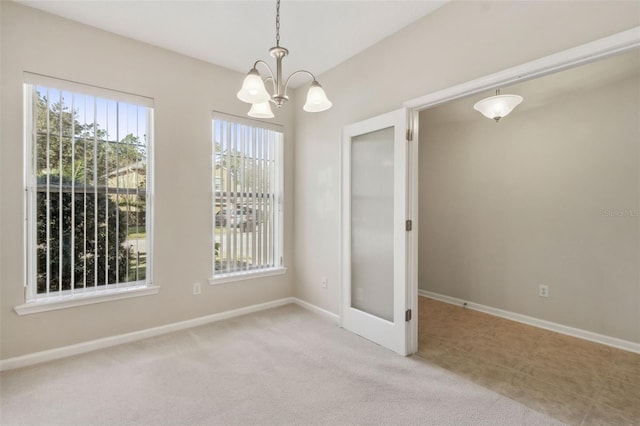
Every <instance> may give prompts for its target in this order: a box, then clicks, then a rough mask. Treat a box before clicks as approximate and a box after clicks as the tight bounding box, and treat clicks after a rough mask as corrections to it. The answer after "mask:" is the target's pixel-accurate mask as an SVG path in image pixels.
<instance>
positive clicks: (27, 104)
mask: <svg viewBox="0 0 640 426" xmlns="http://www.w3.org/2000/svg"><path fill="white" fill-rule="evenodd" d="M37 86H45V87H49V88H52V89H56V90H60V91H61V92H62V91H64V92H71V93H72V94H73V95H76V94H79V95H87V96H92V97H94V98H96V99H105V100H108V101H117V102H124V103H127V104H133V105H137V106H142V107H146V108H147V114H146V115H147V134H146V144H145V149H146V157H147V158H146V182H145V192H144V195H145V197H146V212H145V216H146V217H145V221H146V240H147V242H146V244H147V253H146V270H145V278H144V279H143V280H138V281H130V282H123V283H118V284H119V285H118V286H114V288H104V287H103V286H91V287H86V288H83V289H73V290H62V291H55V292H53V293H49V294H42V293H41V294H38V290H37V286H38V283H37V273H38V272H37V269H38V263H37V248H36V247H37V244H38V243H37V227H38V207H37V205H38V200H37V197H38V195H37V194H38V182H37V176H36V175H37V170H36V167H35V158H34V155H35V147H34V144H35V132H36V119H37V117H36V115H35V114H36V113H35V110H34V96H35V91H36V90H37V89H36V87H37ZM23 102H24V103H23V128H24V134H23V170H24V176H23V188H24V199H23V212H24V250H25V252H24V253H25V255H24V265H23V269H24V278H25V279H24V284H23V286H24V303H23V304H21V305H18V306H15V307H14V310H15V312H16V313H18V314H19V315H24V314H31V313H36V312H43V311H49V310H56V309H63V308H68V307H74V306H81V305H86V304H93V303H100V302H106V301H110V300H118V299H124V298H131V297H138V296H145V295H151V294H157V293H159V287H158V286H155V285H154V284H153V269H154V268H153V257H154V255H153V253H154V250H153V234H154V226H153V218H154V214H153V205H154V190H153V187H154V181H155V179H154V173H153V164H154V157H153V155H154V132H153V130H154V120H153V118H154V102H153V99H151V98H148V97H144V96H139V95H133V94H129V93H125V92H119V91H116V90H111V89H105V88H101V87H96V86H91V85H87V84H81V83H76V82H72V81H68V80H62V79H57V78H54V77H49V76H44V75H40V74H34V73H29V72H24V73H23Z"/></svg>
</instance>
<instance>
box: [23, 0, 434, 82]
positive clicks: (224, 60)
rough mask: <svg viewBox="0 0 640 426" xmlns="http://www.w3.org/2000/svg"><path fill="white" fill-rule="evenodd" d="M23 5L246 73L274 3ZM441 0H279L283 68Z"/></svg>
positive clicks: (268, 39) (325, 63) (170, 0)
mask: <svg viewBox="0 0 640 426" xmlns="http://www.w3.org/2000/svg"><path fill="white" fill-rule="evenodd" d="M17 1H18V2H19V3H22V4H24V5H26V6H30V7H34V8H37V9H41V10H44V11H47V12H50V13H53V14H55V15H59V16H63V17H65V18H68V19H72V20H74V21H78V22H82V23H85V24H88V25H91V26H93V27H97V28H101V29H103V30H106V31H110V32H113V33H116V34H120V35H123V36H126V37H130V38H133V39H136V40H140V41H143V42H146V43H149V44H153V45H155V46H160V47H163V48H165V49H169V50H172V51H174V52H178V53H182V54H184V55H187V56H191V57H193V58H197V59H201V60H204V61H207V62H210V63H214V64H218V65H221V66H224V67H227V68H230V69H233V70H236V71H240V72H243V73H244V72H247V71H248V70H249V69H250V68H251V66H252V65H253V63H254V62H255V61H256V60H258V59H263V60H265V61H266V62H267V63H269V64H270V65H271V66H272V67H273V66H275V65H274V60H273V58H271V57H270V56H269V53H268V50H269V48H271V47H272V46H274V45H275V12H276V10H275V9H276V2H275V0H235V1H229V0H225V1H222V0H199V1H192V0H129V1H116V0H62V1H61V0H17ZM446 1H447V0H413V1H405V0H386V1H380V0H377V1H370V0H359V1H358V0H316V1H310V0H282V3H281V6H280V14H281V19H280V21H281V28H280V37H281V38H280V44H281V45H282V46H283V47H286V48H287V49H289V52H290V54H289V56H288V57H287V58H286V59H285V61H284V73H285V75H288V74H289V73H291V72H293V71H295V70H298V69H306V70H309V71H311V72H312V73H314V74H316V75H318V74H321V73H323V72H324V71H327V70H329V69H331V68H333V67H334V66H336V65H338V64H339V63H341V62H343V61H345V60H346V59H348V58H350V57H352V56H354V55H356V54H357V53H359V52H361V51H363V50H364V49H366V48H367V47H369V46H371V45H373V44H375V43H376V42H378V41H380V40H382V39H383V38H385V37H387V36H389V35H391V34H393V33H394V32H396V31H398V30H400V29H401V28H403V27H405V26H407V25H409V24H410V23H412V22H414V21H416V20H418V19H419V18H421V17H423V16H425V15H427V14H429V13H431V12H433V11H434V10H435V9H437V8H439V7H440V6H442V5H443V4H444V3H445V2H446Z"/></svg>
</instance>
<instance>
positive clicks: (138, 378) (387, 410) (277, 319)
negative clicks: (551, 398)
mask: <svg viewBox="0 0 640 426" xmlns="http://www.w3.org/2000/svg"><path fill="white" fill-rule="evenodd" d="M0 377H1V384H0V391H1V393H0V398H1V403H0V408H1V411H0V413H1V414H0V421H1V423H2V425H19V424H29V425H196V424H197V425H218V424H222V425H235V424H243V425H253V424H259V425H271V424H273V425H282V424H330V425H344V424H376V425H378V424H384V425H390V424H393V425H396V424H426V425H558V424H561V423H560V422H558V421H556V420H554V419H552V418H549V417H547V416H545V415H543V414H540V413H538V412H536V411H533V410H531V409H529V408H527V407H525V406H523V405H521V404H519V403H517V402H515V401H512V400H510V399H508V398H505V397H503V396H501V395H499V394H496V393H494V392H491V391H489V390H487V389H484V388H482V387H480V386H478V385H475V384H473V383H471V382H468V381H466V380H464V379H462V378H460V377H458V376H455V375H454V374H453V373H450V372H448V371H446V370H443V369H441V368H439V367H437V366H435V365H432V364H429V363H428V362H426V361H424V360H422V359H421V358H419V357H401V356H398V355H396V354H394V353H392V352H391V351H389V350H387V349H385V348H382V347H380V346H378V345H376V344H374V343H371V342H369V341H367V340H365V339H363V338H361V337H359V336H356V335H354V334H352V333H349V332H347V331H345V330H343V329H341V328H339V327H337V326H336V325H334V324H332V323H331V322H329V321H327V320H325V319H324V318H321V317H319V316H317V315H315V314H313V313H310V312H308V311H306V310H303V309H302V308H300V307H298V306H295V305H288V306H284V307H281V308H276V309H271V310H268V311H264V312H259V313H256V314H251V315H247V316H243V317H238V318H234V319H230V320H226V321H221V322H217V323H213V324H209V325H205V326H201V327H196V328H192V329H189V330H184V331H180V332H176V333H171V334H167V335H163V336H158V337H154V338H151V339H146V340H143V341H139V342H135V343H130V344H126V345H121V346H116V347H113V348H109V349H103V350H99V351H95V352H92V353H88V354H84V355H80V356H75V357H71V358H66V359H62V360H58V361H53V362H49V363H46V364H41V365H36V366H32V367H27V368H22V369H17V370H12V371H6V372H3V373H2V375H1V376H0Z"/></svg>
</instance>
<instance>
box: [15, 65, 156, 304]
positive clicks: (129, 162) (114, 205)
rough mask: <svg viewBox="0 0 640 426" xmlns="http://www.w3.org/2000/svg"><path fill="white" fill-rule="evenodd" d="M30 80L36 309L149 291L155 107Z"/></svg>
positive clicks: (30, 233)
mask: <svg viewBox="0 0 640 426" xmlns="http://www.w3.org/2000/svg"><path fill="white" fill-rule="evenodd" d="M25 80H26V81H27V83H26V84H25V145H26V151H25V152H26V154H27V155H26V162H27V166H26V176H25V177H26V179H25V181H26V194H27V195H26V197H27V199H26V208H27V225H26V228H27V229H26V235H27V245H26V246H27V261H26V272H27V292H26V295H27V297H26V299H27V303H29V302H38V301H51V300H52V298H54V297H55V298H59V297H61V296H62V297H63V298H66V296H74V295H82V296H90V295H104V294H105V293H109V292H110V290H114V291H117V292H121V291H122V290H125V289H133V288H140V287H147V286H149V284H150V283H151V250H150V249H151V183H152V182H151V180H152V179H151V173H150V165H151V163H150V158H151V146H152V141H151V117H152V103H151V102H152V101H151V100H150V99H147V98H142V97H138V96H133V95H128V94H123V93H119V92H112V91H108V90H105V89H100V88H94V87H90V86H83V85H79V84H76V83H71V82H66V81H62V80H56V79H52V78H48V77H43V76H37V75H32V74H25ZM111 293H113V292H111Z"/></svg>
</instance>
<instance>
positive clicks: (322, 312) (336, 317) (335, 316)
mask: <svg viewBox="0 0 640 426" xmlns="http://www.w3.org/2000/svg"><path fill="white" fill-rule="evenodd" d="M293 303H295V304H296V305H298V306H300V307H301V308H304V309H306V310H308V311H311V312H313V313H314V314H318V315H321V316H323V317H325V318H327V319H329V320H331V321H333V322H334V323H336V324H337V325H339V324H340V315H338V314H334V313H333V312H331V311H327V310H326V309H323V308H321V307H319V306H316V305H313V304H311V303H309V302H307V301H304V300H302V299H298V298H297V297H294V298H293Z"/></svg>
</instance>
